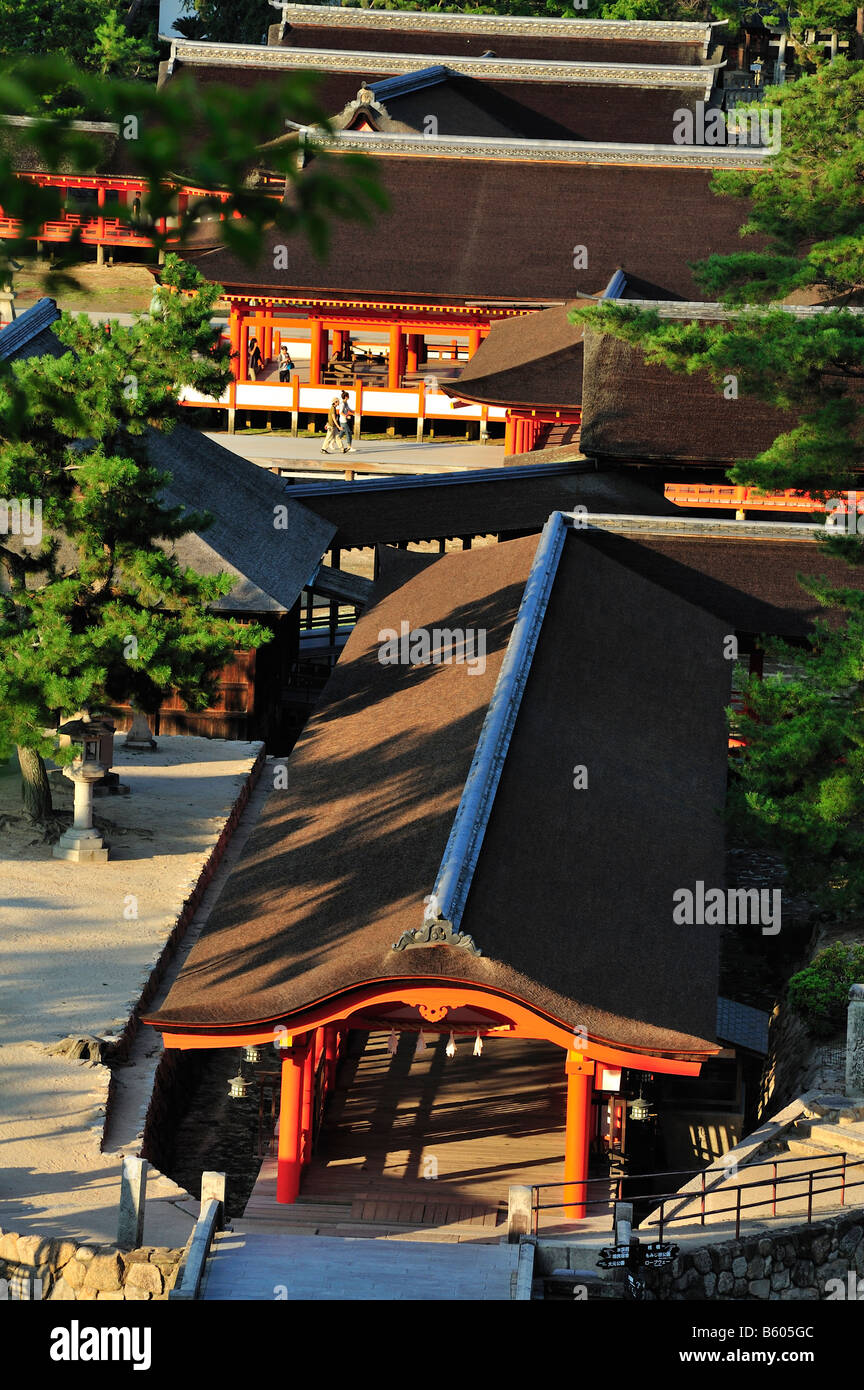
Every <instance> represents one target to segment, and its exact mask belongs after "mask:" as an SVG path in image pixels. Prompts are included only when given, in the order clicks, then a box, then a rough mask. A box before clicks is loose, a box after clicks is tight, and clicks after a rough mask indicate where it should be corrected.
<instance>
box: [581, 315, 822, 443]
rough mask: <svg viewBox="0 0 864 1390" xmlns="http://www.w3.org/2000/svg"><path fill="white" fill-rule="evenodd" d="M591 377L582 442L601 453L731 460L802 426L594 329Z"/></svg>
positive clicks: (588, 351)
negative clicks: (731, 397)
mask: <svg viewBox="0 0 864 1390" xmlns="http://www.w3.org/2000/svg"><path fill="white" fill-rule="evenodd" d="M646 307H659V306H646ZM695 317H697V315H696V314H695V313H694V318H695ZM583 377H584V382H583V388H582V434H581V444H582V449H583V452H584V453H586V454H588V455H590V456H592V457H596V458H599V459H624V458H626V459H680V460H682V461H688V462H689V461H694V462H699V463H716V464H727V465H728V464H729V463H732V462H734V460H735V459H739V458H754V457H755V456H756V454H758V453H761V451H762V450H763V449H767V448H768V446H769V444H771V443H772V441H773V440H774V439H776V437H777V435H778V434H782V433H783V432H784V431H786V430H789V429H792V428H793V427H794V424H795V419H794V417H793V416H792V415H790V414H788V413H787V412H785V411H780V410H775V409H773V408H772V407H771V406H768V405H765V404H764V402H762V401H758V400H755V399H753V398H752V397H750V398H748V397H745V396H743V395H740V396H739V397H738V398H737V399H736V400H727V399H725V397H724V396H723V395H722V394H721V392H720V391H718V389H717V387H716V386H715V385H714V384H713V383H712V381H711V379H710V377H709V376H708V374H707V372H696V373H694V374H693V375H692V376H690V375H687V374H685V373H683V372H671V371H669V370H667V368H665V367H663V366H659V365H654V364H651V363H649V362H646V361H645V358H644V357H643V356H642V353H641V352H640V351H639V349H638V348H633V347H630V345H629V344H628V343H623V342H621V341H620V340H619V339H617V338H613V337H611V336H609V335H604V336H601V335H600V334H598V333H596V332H595V331H594V330H593V329H590V328H589V329H586V331H585V340H584V369H583Z"/></svg>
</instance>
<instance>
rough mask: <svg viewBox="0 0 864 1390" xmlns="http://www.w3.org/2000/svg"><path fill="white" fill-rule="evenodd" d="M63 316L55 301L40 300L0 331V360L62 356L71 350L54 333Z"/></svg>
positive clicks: (22, 360) (19, 360)
mask: <svg viewBox="0 0 864 1390" xmlns="http://www.w3.org/2000/svg"><path fill="white" fill-rule="evenodd" d="M59 317H60V310H59V309H58V308H57V303H56V301H55V300H53V299H48V298H43V299H38V300H37V301H36V303H35V304H32V305H31V306H30V308H29V309H25V310H24V313H23V314H18V316H17V317H16V318H15V319H13V320H12V322H11V323H8V324H7V325H6V326H5V328H4V329H3V331H2V332H0V361H5V362H24V361H26V360H27V358H28V357H45V356H50V357H63V356H64V354H65V353H66V352H67V351H68V349H67V348H65V347H64V346H63V344H62V343H61V342H60V339H59V338H58V337H56V335H55V334H54V333H52V331H51V325H52V324H54V323H56V322H57V320H58V319H59Z"/></svg>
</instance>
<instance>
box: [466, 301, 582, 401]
mask: <svg viewBox="0 0 864 1390" xmlns="http://www.w3.org/2000/svg"><path fill="white" fill-rule="evenodd" d="M588 303H590V300H578V299H577V300H571V301H570V302H569V303H567V304H562V305H558V306H556V307H555V308H554V309H539V310H537V311H536V312H535V313H533V314H523V315H522V316H521V317H520V318H512V319H500V320H499V321H498V322H497V323H493V325H492V327H491V328H490V330H489V333H488V335H487V337H486V338H484V340H483V342H482V343H481V344H480V347H479V348H478V349H477V351H476V352H475V354H474V356H473V357H472V358H471V360H470V361H469V362H468V363H466V365H465V367H464V368H463V369H462V371H461V373H460V375H459V377H458V379H457V380H456V381H455V382H452V383H450V384H443V385H442V390H444V391H445V392H446V394H447V395H449V396H457V397H461V398H463V399H464V400H467V401H480V402H481V403H483V404H484V405H502V406H508V405H513V406H515V405H525V406H532V407H536V406H556V407H559V408H562V407H568V408H571V409H572V408H573V407H574V406H578V405H579V403H580V401H581V400H582V332H583V328H582V324H581V323H580V324H572V323H571V322H570V319H569V315H570V312H571V310H572V309H574V308H576V307H577V306H579V305H582V304H588Z"/></svg>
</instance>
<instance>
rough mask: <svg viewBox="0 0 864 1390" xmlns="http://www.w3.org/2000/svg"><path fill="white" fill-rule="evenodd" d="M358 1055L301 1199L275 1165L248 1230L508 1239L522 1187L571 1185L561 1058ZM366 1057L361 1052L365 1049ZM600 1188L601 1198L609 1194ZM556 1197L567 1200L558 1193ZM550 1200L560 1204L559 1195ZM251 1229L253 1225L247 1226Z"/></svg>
mask: <svg viewBox="0 0 864 1390" xmlns="http://www.w3.org/2000/svg"><path fill="white" fill-rule="evenodd" d="M352 1039H353V1042H352V1046H353V1049H354V1050H355V1052H356V1053H358V1054H359V1055H354V1056H352V1055H350V1054H349V1056H347V1057H346V1058H345V1059H343V1062H342V1063H341V1065H340V1071H339V1077H338V1084H337V1089H336V1091H335V1092H334V1094H333V1096H332V1097H331V1100H330V1102H329V1105H328V1110H327V1116H326V1119H325V1124H324V1127H323V1129H322V1132H321V1134H320V1136H319V1141H318V1146H317V1149H316V1152H315V1154H314V1156H313V1158H312V1162H311V1164H310V1166H309V1167H308V1168H307V1169H306V1171H305V1173H304V1176H303V1181H302V1184H301V1189H300V1199H299V1201H298V1202H297V1203H296V1204H294V1205H293V1206H281V1207H280V1206H279V1205H277V1203H276V1160H275V1158H270V1159H265V1161H264V1164H263V1166H262V1169H261V1172H260V1174H259V1177H258V1181H257V1183H256V1185H255V1188H254V1190H253V1192H252V1195H251V1197H250V1199H249V1202H248V1204H247V1206H246V1210H245V1212H244V1214H243V1218H242V1220H241V1222H239V1223H235V1226H236V1228H237V1229H247V1230H253V1229H260V1226H259V1223H262V1222H263V1223H266V1225H267V1226H268V1227H269V1228H274V1227H276V1226H279V1227H285V1228H288V1227H291V1228H294V1229H299V1228H302V1229H303V1230H304V1231H306V1232H307V1233H308V1234H310V1235H311V1234H316V1233H320V1234H345V1235H349V1234H350V1235H357V1234H358V1232H359V1231H360V1230H361V1229H364V1228H365V1229H366V1230H367V1231H368V1234H369V1235H382V1234H391V1233H392V1234H393V1235H398V1234H399V1233H400V1232H402V1233H404V1235H405V1238H408V1236H409V1235H410V1233H411V1232H412V1230H413V1232H414V1238H415V1239H416V1238H417V1235H416V1232H417V1230H418V1227H422V1228H425V1232H426V1233H424V1236H423V1239H427V1238H429V1236H428V1232H429V1231H435V1233H436V1234H437V1237H438V1238H440V1239H449V1240H474V1241H476V1240H481V1241H489V1240H494V1241H497V1240H499V1239H500V1238H501V1236H502V1234H504V1224H505V1221H506V1210H507V1192H508V1188H509V1187H510V1186H511V1185H513V1184H521V1183H524V1184H534V1183H549V1182H553V1183H554V1182H560V1181H561V1180H562V1178H563V1168H564V1109H565V1080H564V1066H563V1055H562V1053H561V1050H560V1048H557V1047H554V1046H550V1045H548V1044H545V1043H535V1042H523V1041H518V1040H513V1039H504V1038H487V1039H485V1040H484V1044H483V1053H482V1056H480V1057H474V1056H473V1055H472V1046H473V1043H472V1040H470V1039H468V1040H463V1041H461V1042H459V1044H458V1047H457V1053H456V1056H455V1057H454V1058H452V1059H451V1058H448V1057H447V1056H446V1055H445V1051H444V1049H445V1045H446V1038H445V1037H442V1038H440V1040H438V1041H437V1043H432V1044H430V1046H429V1047H428V1048H427V1050H426V1051H425V1052H423V1053H421V1054H420V1055H419V1056H417V1055H415V1052H414V1046H415V1042H416V1037H415V1036H412V1035H408V1034H403V1035H402V1036H401V1037H400V1040H399V1048H398V1051H397V1052H396V1054H395V1055H391V1054H390V1053H389V1052H388V1051H387V1034H386V1033H373V1034H370V1035H369V1037H368V1040H365V1046H364V1035H362V1034H359V1035H352ZM361 1048H362V1049H363V1050H362V1052H361V1051H360V1049H361ZM605 1191H606V1184H604V1183H601V1182H598V1183H597V1192H596V1193H594V1192H593V1191H592V1196H598V1197H599V1196H600V1195H601V1194H605ZM556 1195H557V1194H556ZM547 1200H554V1198H552V1197H550V1198H548V1199H547ZM247 1223H249V1224H247Z"/></svg>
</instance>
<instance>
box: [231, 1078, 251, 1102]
mask: <svg viewBox="0 0 864 1390" xmlns="http://www.w3.org/2000/svg"><path fill="white" fill-rule="evenodd" d="M228 1094H229V1096H230V1097H231V1099H232V1100H245V1099H246V1097H247V1096H248V1094H249V1082H248V1081H247V1080H246V1077H245V1076H244V1075H243V1073H242V1071H238V1073H237V1075H236V1076H232V1078H231V1080H230V1081H229V1082H228Z"/></svg>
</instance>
